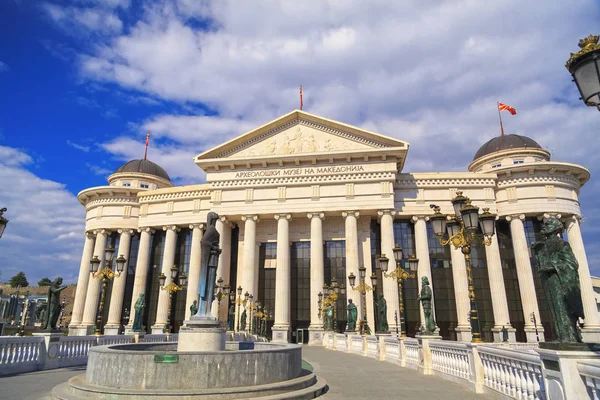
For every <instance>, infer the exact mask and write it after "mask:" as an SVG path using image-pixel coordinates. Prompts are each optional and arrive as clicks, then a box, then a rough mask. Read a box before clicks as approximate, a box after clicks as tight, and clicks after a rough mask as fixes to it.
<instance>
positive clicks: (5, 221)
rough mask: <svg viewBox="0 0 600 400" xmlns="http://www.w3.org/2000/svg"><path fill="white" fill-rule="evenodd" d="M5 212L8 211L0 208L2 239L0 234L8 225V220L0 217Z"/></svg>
mask: <svg viewBox="0 0 600 400" xmlns="http://www.w3.org/2000/svg"><path fill="white" fill-rule="evenodd" d="M6 211H8V210H7V209H6V207H2V208H0V238H1V237H2V234H3V233H4V229H5V228H6V224H8V220H7V219H6V218H4V217H3V216H2V214H4V213H5V212H6Z"/></svg>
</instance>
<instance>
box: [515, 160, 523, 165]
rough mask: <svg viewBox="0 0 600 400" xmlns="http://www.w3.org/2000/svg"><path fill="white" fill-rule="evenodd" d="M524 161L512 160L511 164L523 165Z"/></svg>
mask: <svg viewBox="0 0 600 400" xmlns="http://www.w3.org/2000/svg"><path fill="white" fill-rule="evenodd" d="M524 162H525V160H513V164H523V163H524Z"/></svg>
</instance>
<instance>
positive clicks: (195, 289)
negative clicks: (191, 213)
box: [185, 224, 204, 320]
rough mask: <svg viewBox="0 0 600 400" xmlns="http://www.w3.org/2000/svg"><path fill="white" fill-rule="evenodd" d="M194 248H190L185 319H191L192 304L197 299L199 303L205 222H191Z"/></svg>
mask: <svg viewBox="0 0 600 400" xmlns="http://www.w3.org/2000/svg"><path fill="white" fill-rule="evenodd" d="M190 229H191V230H192V248H191V250H190V270H189V274H188V285H187V295H186V297H185V320H188V319H190V317H191V315H190V306H191V305H192V303H193V302H194V300H196V305H197V304H198V293H199V291H200V262H201V260H202V246H201V245H200V240H202V232H203V231H204V224H191V225H190Z"/></svg>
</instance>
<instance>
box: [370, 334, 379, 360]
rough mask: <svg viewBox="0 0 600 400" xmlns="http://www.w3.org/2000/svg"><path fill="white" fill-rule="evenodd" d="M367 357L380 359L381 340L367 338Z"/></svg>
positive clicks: (371, 337)
mask: <svg viewBox="0 0 600 400" xmlns="http://www.w3.org/2000/svg"><path fill="white" fill-rule="evenodd" d="M367 357H371V358H374V359H379V338H378V337H377V336H367Z"/></svg>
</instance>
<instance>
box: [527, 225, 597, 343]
mask: <svg viewBox="0 0 600 400" xmlns="http://www.w3.org/2000/svg"><path fill="white" fill-rule="evenodd" d="M563 229H564V228H563V224H562V223H561V222H560V221H559V220H558V219H556V218H548V219H546V220H545V221H544V223H543V225H542V230H541V234H542V236H543V237H544V238H543V239H542V240H540V241H538V242H535V243H534V244H532V245H531V248H532V249H533V252H534V254H535V260H536V264H537V269H538V272H539V274H540V277H541V279H542V287H543V288H544V293H545V294H546V298H547V299H548V305H549V308H550V312H551V314H552V317H553V320H554V326H555V328H556V335H557V336H558V341H559V342H562V343H574V342H579V343H581V342H582V341H583V340H582V338H581V333H580V332H579V330H578V329H577V320H578V318H585V317H584V313H583V302H582V300H581V289H580V286H579V274H578V273H577V269H578V268H579V264H578V263H577V259H576V258H575V255H574V254H573V251H572V250H571V246H570V245H569V243H567V242H565V241H564V240H563V239H562V238H561V237H560V236H559V235H560V234H561V233H562V231H563Z"/></svg>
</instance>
